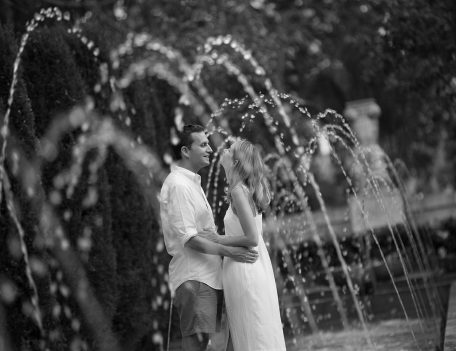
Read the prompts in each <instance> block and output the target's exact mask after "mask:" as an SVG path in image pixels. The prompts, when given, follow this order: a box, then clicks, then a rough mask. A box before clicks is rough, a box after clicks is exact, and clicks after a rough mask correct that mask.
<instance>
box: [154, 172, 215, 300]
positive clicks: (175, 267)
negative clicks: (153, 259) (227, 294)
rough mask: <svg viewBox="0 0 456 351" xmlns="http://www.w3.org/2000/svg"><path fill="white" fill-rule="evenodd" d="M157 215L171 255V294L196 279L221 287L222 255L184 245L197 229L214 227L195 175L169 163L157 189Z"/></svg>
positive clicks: (199, 183)
mask: <svg viewBox="0 0 456 351" xmlns="http://www.w3.org/2000/svg"><path fill="white" fill-rule="evenodd" d="M160 217H161V222H162V229H163V236H164V239H165V245H166V250H167V251H168V253H169V254H170V255H171V256H172V259H171V262H170V264H169V285H170V288H171V291H172V292H173V293H174V292H175V291H176V289H177V288H178V287H179V285H181V284H182V283H183V282H185V281H187V280H197V281H199V282H203V283H205V284H207V285H209V286H210V287H212V288H214V289H222V258H221V257H220V256H217V255H209V254H204V253H201V252H198V251H196V250H193V249H191V248H189V247H186V246H185V243H186V242H187V241H188V240H190V239H191V238H193V237H194V236H195V235H197V234H198V232H200V231H202V230H203V229H205V228H215V224H214V217H213V215H212V211H211V208H210V206H209V203H208V202H207V199H206V196H205V194H204V192H203V189H202V188H201V177H200V176H199V175H198V174H196V173H193V172H192V171H190V170H187V169H185V168H182V167H178V166H176V165H172V166H171V173H170V174H169V175H168V176H167V177H166V179H165V181H164V183H163V186H162V189H161V192H160Z"/></svg>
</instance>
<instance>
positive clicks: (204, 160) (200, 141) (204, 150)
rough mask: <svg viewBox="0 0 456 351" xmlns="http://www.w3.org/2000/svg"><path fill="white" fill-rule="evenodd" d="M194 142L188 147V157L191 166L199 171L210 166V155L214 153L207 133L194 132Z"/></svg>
mask: <svg viewBox="0 0 456 351" xmlns="http://www.w3.org/2000/svg"><path fill="white" fill-rule="evenodd" d="M191 135H192V138H193V144H192V146H191V147H190V148H188V157H189V159H188V160H189V162H190V166H191V167H192V169H193V170H194V171H195V172H198V171H199V170H201V169H202V168H204V167H206V166H209V164H210V160H209V156H210V154H211V153H212V149H211V147H210V145H209V140H208V139H207V136H206V133H204V132H199V133H192V134H191Z"/></svg>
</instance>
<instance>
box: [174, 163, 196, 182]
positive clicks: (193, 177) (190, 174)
mask: <svg viewBox="0 0 456 351" xmlns="http://www.w3.org/2000/svg"><path fill="white" fill-rule="evenodd" d="M171 172H178V173H180V174H182V175H183V176H185V177H187V178H188V179H190V180H191V181H192V182H195V183H196V184H199V185H201V176H200V175H199V174H198V173H194V172H192V171H190V170H189V169H187V168H184V167H180V166H178V165H177V164H175V163H173V164H172V165H171Z"/></svg>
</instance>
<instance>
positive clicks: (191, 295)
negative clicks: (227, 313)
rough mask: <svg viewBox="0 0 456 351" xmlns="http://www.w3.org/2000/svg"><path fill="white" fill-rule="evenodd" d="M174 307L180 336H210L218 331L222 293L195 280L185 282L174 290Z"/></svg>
mask: <svg viewBox="0 0 456 351" xmlns="http://www.w3.org/2000/svg"><path fill="white" fill-rule="evenodd" d="M174 306H175V307H176V309H177V310H178V312H179V317H180V328H181V333H182V336H183V337H185V336H189V335H193V334H197V333H207V334H212V333H215V332H216V331H219V329H220V321H221V317H222V306H223V291H222V290H216V289H213V288H211V287H210V286H209V285H207V284H204V283H201V282H198V281H196V280H187V281H186V282H184V283H182V284H181V285H180V286H179V287H178V288H177V290H176V295H175V296H174Z"/></svg>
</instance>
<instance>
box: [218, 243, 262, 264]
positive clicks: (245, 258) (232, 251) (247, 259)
mask: <svg viewBox="0 0 456 351" xmlns="http://www.w3.org/2000/svg"><path fill="white" fill-rule="evenodd" d="M226 249H227V250H228V255H226V256H228V257H229V258H231V259H233V260H235V261H237V262H242V263H255V262H256V260H257V259H258V252H257V251H256V250H254V249H248V248H245V247H234V246H233V247H226Z"/></svg>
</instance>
